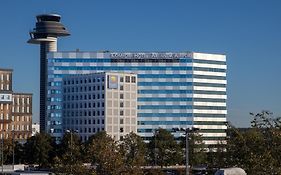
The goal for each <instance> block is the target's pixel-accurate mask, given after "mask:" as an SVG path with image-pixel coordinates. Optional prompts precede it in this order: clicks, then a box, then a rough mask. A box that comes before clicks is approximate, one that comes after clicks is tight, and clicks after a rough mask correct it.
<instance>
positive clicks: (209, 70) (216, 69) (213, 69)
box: [193, 67, 226, 72]
mask: <svg viewBox="0 0 281 175" xmlns="http://www.w3.org/2000/svg"><path fill="white" fill-rule="evenodd" d="M193 70H196V71H207V72H226V69H218V68H204V67H194V68H193Z"/></svg>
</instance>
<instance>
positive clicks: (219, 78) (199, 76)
mask: <svg viewBox="0 0 281 175" xmlns="http://www.w3.org/2000/svg"><path fill="white" fill-rule="evenodd" d="M193 78H199V79H212V80H226V77H225V76H213V75H193Z"/></svg>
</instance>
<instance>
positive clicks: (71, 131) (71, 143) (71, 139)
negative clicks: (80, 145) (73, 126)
mask: <svg viewBox="0 0 281 175" xmlns="http://www.w3.org/2000/svg"><path fill="white" fill-rule="evenodd" d="M66 132H67V133H70V157H71V164H70V173H71V174H72V163H73V155H72V149H73V138H72V134H73V132H75V133H78V131H76V130H75V131H73V130H66Z"/></svg>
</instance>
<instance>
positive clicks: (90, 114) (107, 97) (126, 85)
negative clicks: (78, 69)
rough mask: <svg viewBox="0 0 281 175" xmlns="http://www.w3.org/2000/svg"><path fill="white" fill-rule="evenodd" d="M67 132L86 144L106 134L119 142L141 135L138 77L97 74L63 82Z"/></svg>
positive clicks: (63, 114)
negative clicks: (139, 130) (91, 139)
mask: <svg viewBox="0 0 281 175" xmlns="http://www.w3.org/2000/svg"><path fill="white" fill-rule="evenodd" d="M62 97H63V99H62V102H63V105H62V116H63V117H62V118H63V122H62V123H63V130H64V131H66V130H68V131H75V132H77V133H78V135H79V136H80V138H81V140H82V141H86V140H88V139H89V137H90V136H91V135H93V134H95V133H97V132H100V131H106V132H107V134H109V135H111V136H112V138H114V139H115V140H119V139H121V140H122V139H123V137H124V135H126V134H129V133H130V132H134V133H136V132H137V75H136V74H130V73H112V72H104V73H94V74H85V75H72V76H66V77H64V78H63V83H62Z"/></svg>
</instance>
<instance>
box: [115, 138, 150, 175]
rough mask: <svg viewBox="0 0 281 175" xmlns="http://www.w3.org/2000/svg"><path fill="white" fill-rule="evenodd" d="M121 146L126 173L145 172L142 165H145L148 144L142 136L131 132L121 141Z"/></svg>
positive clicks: (138, 173) (134, 174) (136, 173)
mask: <svg viewBox="0 0 281 175" xmlns="http://www.w3.org/2000/svg"><path fill="white" fill-rule="evenodd" d="M120 148H121V149H120V151H121V154H122V156H123V159H124V165H125V167H124V168H125V171H126V173H127V174H131V175H141V174H143V171H142V169H141V166H144V165H145V154H146V145H145V143H144V142H143V140H142V138H141V137H140V136H138V135H137V134H135V133H132V132H131V133H130V134H127V135H126V136H125V137H124V140H122V141H121V143H120Z"/></svg>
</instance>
